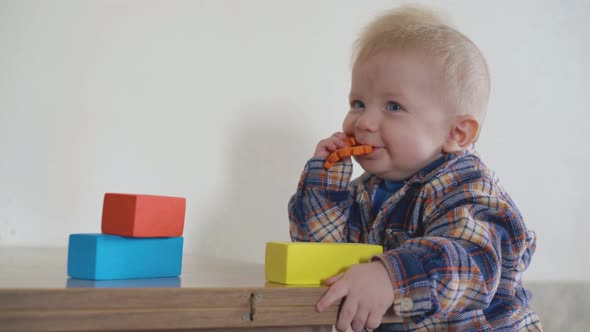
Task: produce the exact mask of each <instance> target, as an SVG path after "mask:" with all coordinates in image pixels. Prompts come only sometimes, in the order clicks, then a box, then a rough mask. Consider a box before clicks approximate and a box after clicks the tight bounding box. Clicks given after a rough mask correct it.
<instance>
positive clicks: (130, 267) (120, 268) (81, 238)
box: [68, 234, 183, 280]
mask: <svg viewBox="0 0 590 332" xmlns="http://www.w3.org/2000/svg"><path fill="white" fill-rule="evenodd" d="M182 244H183V238H182V237H181V236H179V237H162V238H130V237H124V236H116V235H106V234H71V235H70V241H69V245H68V275H69V276H71V277H72V278H78V279H91V280H113V279H134V278H162V277H177V276H179V275H180V273H181V271H182Z"/></svg>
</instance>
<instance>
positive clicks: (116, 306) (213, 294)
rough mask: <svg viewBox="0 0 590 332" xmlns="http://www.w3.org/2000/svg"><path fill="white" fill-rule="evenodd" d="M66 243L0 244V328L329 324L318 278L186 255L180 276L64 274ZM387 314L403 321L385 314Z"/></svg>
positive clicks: (290, 328) (222, 331)
mask: <svg viewBox="0 0 590 332" xmlns="http://www.w3.org/2000/svg"><path fill="white" fill-rule="evenodd" d="M66 262H67V251H66V249H63V248H55V249H51V248H11V247H0V331H11V332H17V331H179V330H184V331H187V330H188V331H191V330H195V331H203V330H214V331H219V332H226V331H263V332H264V331H266V332H268V331H285V332H295V331H318V332H320V331H331V325H332V324H334V322H335V321H336V316H337V310H338V308H336V307H333V308H331V310H329V311H327V312H324V313H321V314H320V313H317V312H316V311H315V308H314V304H315V302H316V301H317V299H318V298H319V297H320V296H321V295H322V294H323V293H324V292H325V290H326V288H324V287H320V286H313V287H305V286H285V285H279V284H273V283H265V281H264V265H262V264H255V263H247V262H241V261H232V260H227V259H218V258H212V257H199V256H192V255H186V256H185V257H184V258H183V273H182V276H181V277H179V278H159V279H135V280H119V281H96V282H94V281H84V280H77V279H68V277H67V275H66ZM384 321H388V322H394V321H401V319H400V318H399V317H394V316H386V317H385V318H384Z"/></svg>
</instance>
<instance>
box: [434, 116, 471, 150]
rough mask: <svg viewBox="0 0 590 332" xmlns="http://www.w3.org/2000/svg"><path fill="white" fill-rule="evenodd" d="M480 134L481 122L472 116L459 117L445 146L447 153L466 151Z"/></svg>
mask: <svg viewBox="0 0 590 332" xmlns="http://www.w3.org/2000/svg"><path fill="white" fill-rule="evenodd" d="M478 133H479V120H478V119H477V118H476V117H475V116H473V115H471V114H463V115H457V116H456V117H455V120H454V122H453V124H452V126H451V132H450V133H449V136H448V137H447V140H446V141H445V143H444V144H443V151H444V152H445V153H453V152H457V151H461V150H464V149H466V148H468V147H470V146H471V144H473V143H474V142H475V139H476V138H477V135H478Z"/></svg>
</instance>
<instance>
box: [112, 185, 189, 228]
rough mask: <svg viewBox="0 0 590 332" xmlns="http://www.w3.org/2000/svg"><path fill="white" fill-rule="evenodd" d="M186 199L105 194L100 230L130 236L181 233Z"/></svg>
mask: <svg viewBox="0 0 590 332" xmlns="http://www.w3.org/2000/svg"><path fill="white" fill-rule="evenodd" d="M185 210H186V199H184V198H182V197H171V196H156V195H136V194H114V193H107V194H105V195H104V204H103V207H102V227H101V228H102V233H104V234H111V235H121V236H130V237H175V236H182V231H183V228H184V215H185Z"/></svg>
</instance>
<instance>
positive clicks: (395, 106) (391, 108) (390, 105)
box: [385, 101, 402, 112]
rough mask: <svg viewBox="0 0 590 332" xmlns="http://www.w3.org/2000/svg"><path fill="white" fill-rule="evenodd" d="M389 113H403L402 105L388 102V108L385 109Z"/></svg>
mask: <svg viewBox="0 0 590 332" xmlns="http://www.w3.org/2000/svg"><path fill="white" fill-rule="evenodd" d="M385 108H386V109H387V110H388V111H392V112H397V111H401V110H402V107H401V105H400V104H398V103H396V102H395V101H390V102H387V106H386V107H385Z"/></svg>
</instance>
